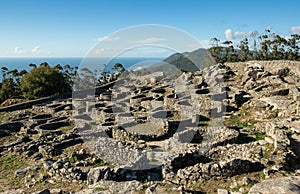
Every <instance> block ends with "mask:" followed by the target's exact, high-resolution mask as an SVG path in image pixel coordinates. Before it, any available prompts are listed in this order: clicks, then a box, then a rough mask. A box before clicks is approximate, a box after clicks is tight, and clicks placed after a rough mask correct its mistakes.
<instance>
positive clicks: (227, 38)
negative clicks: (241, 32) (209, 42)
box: [224, 29, 232, 40]
mask: <svg viewBox="0 0 300 194" xmlns="http://www.w3.org/2000/svg"><path fill="white" fill-rule="evenodd" d="M224 34H225V37H226V40H231V39H232V32H231V30H230V29H227V30H225V32H224Z"/></svg>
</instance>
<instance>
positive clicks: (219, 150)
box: [0, 63, 300, 188]
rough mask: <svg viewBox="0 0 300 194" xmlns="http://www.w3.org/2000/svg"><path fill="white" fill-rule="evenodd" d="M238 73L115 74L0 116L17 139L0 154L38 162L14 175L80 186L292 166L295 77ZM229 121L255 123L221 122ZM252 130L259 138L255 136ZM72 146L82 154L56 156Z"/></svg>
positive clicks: (262, 70) (260, 69)
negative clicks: (112, 79)
mask: <svg viewBox="0 0 300 194" xmlns="http://www.w3.org/2000/svg"><path fill="white" fill-rule="evenodd" d="M241 66H242V65H241ZM242 67H243V68H244V69H242V70H241V69H239V68H237V66H236V64H219V65H215V66H211V67H208V68H205V69H203V70H201V71H197V72H194V73H182V74H181V75H179V76H177V77H176V78H172V79H171V78H169V77H164V76H163V75H162V74H161V73H155V74H150V75H147V76H142V77H138V76H133V77H125V78H121V79H119V80H118V81H117V82H116V83H114V84H110V86H109V87H103V88H100V89H98V90H95V91H88V92H86V93H84V94H81V95H77V96H80V98H79V97H76V95H75V96H73V98H63V99H60V100H52V101H49V102H45V103H42V104H34V105H32V108H31V109H30V110H28V109H26V110H17V111H13V112H12V113H6V114H7V115H9V114H12V116H14V118H12V119H9V121H7V122H2V123H1V124H0V135H1V138H2V137H9V136H13V135H15V136H16V137H18V138H17V140H15V141H12V142H9V143H7V144H2V145H1V146H0V152H1V155H3V154H4V153H5V154H7V153H17V154H20V155H24V156H26V157H30V158H32V159H33V160H35V161H37V162H41V163H42V164H43V165H42V166H40V167H37V168H34V167H32V168H31V167H28V168H24V169H20V170H19V171H18V172H16V174H17V176H23V175H24V174H26V173H28V172H29V171H38V170H39V169H38V168H43V169H45V170H46V172H47V176H45V177H44V178H45V181H48V182H56V181H63V182H64V181H65V182H68V181H71V182H72V181H78V182H82V181H87V184H88V185H89V186H90V188H93V185H97V184H98V185H99V183H100V182H102V183H103V184H104V183H105V181H107V182H110V181H114V182H124V181H132V184H134V185H135V184H136V182H135V181H140V182H143V181H162V180H164V181H169V182H170V183H172V184H174V185H178V186H183V188H185V187H187V186H188V185H189V184H191V183H197V182H199V181H200V182H201V181H202V182H203V181H206V180H212V179H216V180H218V179H222V178H223V179H224V178H228V177H233V176H235V175H241V174H246V173H251V172H259V171H263V172H264V173H265V175H266V176H269V175H270V174H272V173H273V172H276V171H281V170H283V169H285V170H287V169H289V170H296V169H297V168H298V167H297V166H295V165H294V166H293V165H291V163H293V162H296V161H299V158H298V157H299V155H300V152H299V149H298V150H297V149H296V148H295V146H294V145H299V133H300V129H299V126H300V125H299V122H300V118H299V103H297V102H298V101H299V92H300V84H299V82H300V81H299V80H300V79H299V75H300V74H299V72H295V75H297V76H286V77H282V76H281V73H280V71H283V70H282V69H284V68H285V67H283V68H282V69H279V70H278V71H277V72H276V71H275V70H269V69H268V70H267V68H266V67H267V66H266V67H265V66H263V65H259V64H257V63H247V64H244V65H243V66H242ZM6 110H7V109H6ZM245 110H247V111H248V112H249V113H247V115H246V113H245V112H243V111H245ZM0 111H1V109H0ZM243 114H244V115H243ZM235 117H243V118H245V117H248V118H246V120H247V122H250V121H251V120H253V121H256V123H255V125H254V126H251V124H249V123H242V124H244V125H245V126H241V123H238V122H239V121H235V122H236V123H232V122H231V123H230V122H229V123H228V120H229V121H230V120H233V119H232V118H235ZM250 131H251V132H250ZM253 131H254V132H259V133H261V134H262V135H263V136H264V138H263V139H260V140H255V135H252V136H251V133H252V132H253ZM252 134H255V133H252ZM78 145H80V146H81V147H83V148H81V149H79V150H76V151H73V152H72V153H68V154H66V153H65V150H68V149H69V148H70V147H75V146H78ZM53 158H56V159H53ZM71 159H72V160H75V159H76V161H71ZM99 163H101V164H103V165H102V166H97V165H98V164H99ZM95 166H97V167H95ZM103 181H104V182H103ZM26 184H27V185H28V187H32V186H34V185H35V181H34V180H27V182H26ZM114 184H115V183H114ZM120 184H121V183H120ZM137 185H140V183H137Z"/></svg>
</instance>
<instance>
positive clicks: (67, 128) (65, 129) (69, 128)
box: [58, 125, 75, 133]
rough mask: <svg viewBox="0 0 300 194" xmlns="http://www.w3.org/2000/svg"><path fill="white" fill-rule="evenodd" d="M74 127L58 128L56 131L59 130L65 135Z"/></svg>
mask: <svg viewBox="0 0 300 194" xmlns="http://www.w3.org/2000/svg"><path fill="white" fill-rule="evenodd" d="M74 127H75V126H74V125H69V126H64V127H60V128H58V130H61V132H63V133H67V132H70V131H72V130H73V129H74Z"/></svg>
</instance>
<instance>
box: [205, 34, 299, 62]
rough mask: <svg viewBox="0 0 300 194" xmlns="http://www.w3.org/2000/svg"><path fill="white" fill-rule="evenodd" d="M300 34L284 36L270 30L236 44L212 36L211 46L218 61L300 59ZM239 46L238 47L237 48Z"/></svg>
mask: <svg viewBox="0 0 300 194" xmlns="http://www.w3.org/2000/svg"><path fill="white" fill-rule="evenodd" d="M299 43H300V35H299V34H292V35H291V36H290V37H283V36H280V35H278V34H276V33H273V32H271V31H270V30H265V32H264V34H262V35H260V36H257V33H253V34H251V36H250V37H248V38H244V39H242V40H241V41H240V42H238V43H237V44H236V45H235V44H234V42H233V41H231V40H226V41H224V42H221V41H220V40H219V39H217V38H212V39H211V40H210V44H211V45H212V46H211V47H210V48H209V51H210V53H211V55H212V56H213V57H214V59H215V61H216V62H217V63H224V62H240V61H249V60H294V61H298V60H300V55H299V48H300V45H299ZM235 46H237V48H235Z"/></svg>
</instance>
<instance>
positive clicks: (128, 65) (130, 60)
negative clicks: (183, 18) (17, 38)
mask: <svg viewBox="0 0 300 194" xmlns="http://www.w3.org/2000/svg"><path fill="white" fill-rule="evenodd" d="M162 60H163V58H149V57H115V58H106V57H103V58H81V57H66V58H64V57H48V58H9V57H0V67H1V68H2V67H7V68H8V69H9V70H14V69H17V70H19V71H21V70H23V69H24V70H26V71H30V69H31V68H32V67H30V66H29V64H35V65H37V66H39V65H40V64H41V63H44V62H47V63H48V64H49V65H50V66H55V65H57V64H60V65H61V66H62V67H64V66H65V65H70V66H71V67H78V69H79V70H80V69H81V68H88V69H90V70H92V71H94V70H99V71H102V70H103V68H104V67H106V69H107V71H111V69H112V67H113V66H114V65H115V64H116V63H121V64H122V65H123V66H124V68H125V69H129V70H130V69H131V70H135V69H139V68H141V67H143V66H148V65H151V64H155V63H158V62H161V61H162ZM104 64H105V66H104ZM0 71H1V70H0ZM0 80H2V73H1V72H0Z"/></svg>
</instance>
